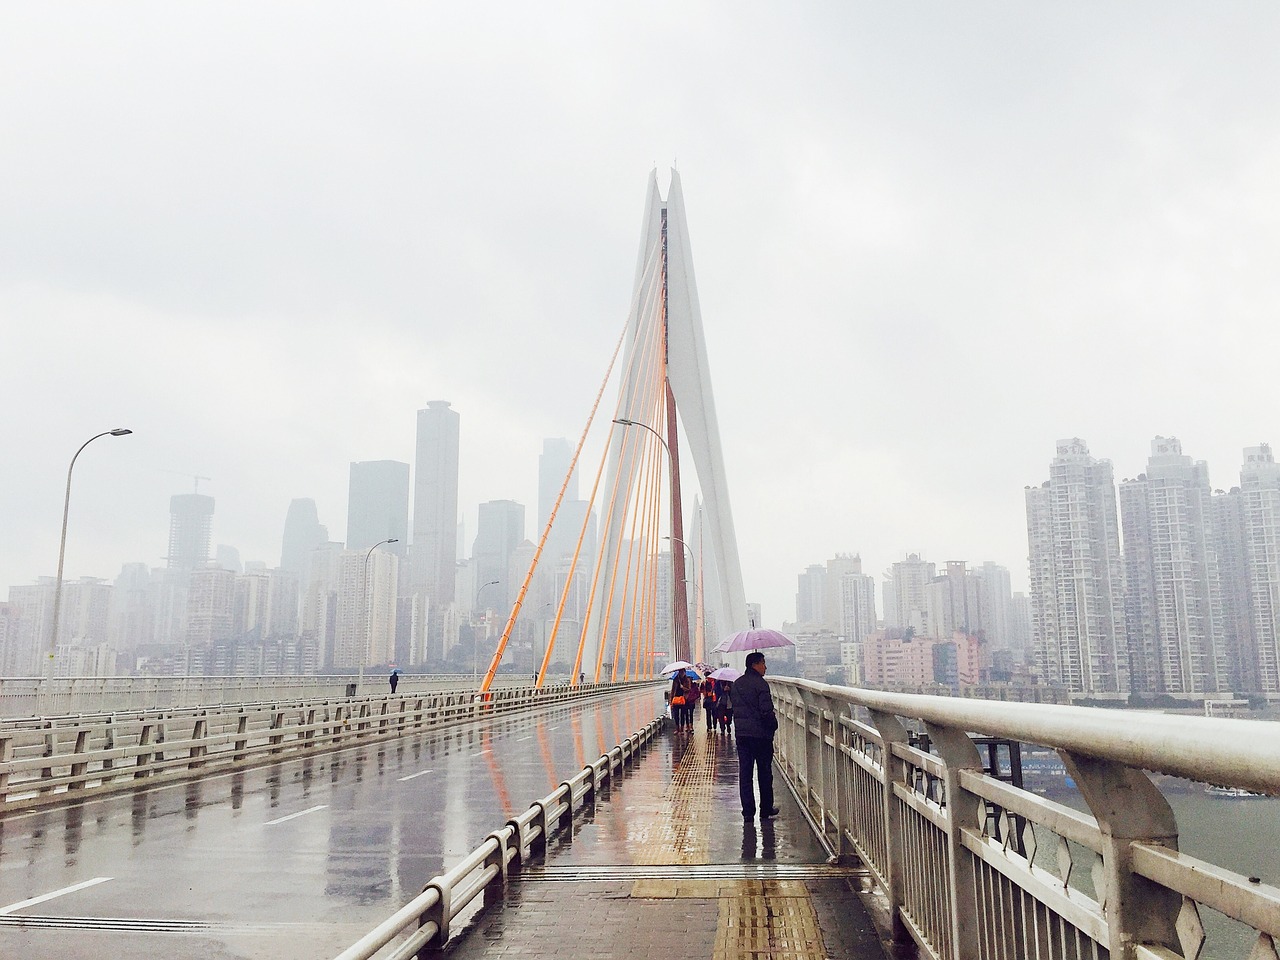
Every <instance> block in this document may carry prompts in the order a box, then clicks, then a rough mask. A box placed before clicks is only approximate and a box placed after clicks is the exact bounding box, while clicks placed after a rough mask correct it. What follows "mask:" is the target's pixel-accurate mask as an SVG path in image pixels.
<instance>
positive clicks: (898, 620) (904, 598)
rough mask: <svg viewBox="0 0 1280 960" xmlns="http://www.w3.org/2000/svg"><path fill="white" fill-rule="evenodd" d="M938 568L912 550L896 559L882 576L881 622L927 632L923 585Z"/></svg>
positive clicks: (932, 576) (903, 628) (918, 631)
mask: <svg viewBox="0 0 1280 960" xmlns="http://www.w3.org/2000/svg"><path fill="white" fill-rule="evenodd" d="M936 573H937V568H936V567H935V566H934V565H933V564H932V563H929V562H928V561H927V560H921V559H920V554H918V553H911V554H908V555H907V559H905V560H899V561H898V562H897V563H895V564H894V565H893V566H892V567H890V568H889V570H888V571H886V573H885V575H884V586H883V590H884V625H885V627H886V628H888V627H898V628H900V629H902V630H906V629H908V628H910V629H912V630H914V631H915V633H916V634H918V635H920V636H926V635H929V631H930V629H931V625H930V624H929V617H928V612H927V610H928V604H927V602H926V600H925V586H926V585H927V584H928V583H929V581H930V580H932V579H933V578H934V576H936Z"/></svg>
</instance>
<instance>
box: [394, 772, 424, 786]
mask: <svg viewBox="0 0 1280 960" xmlns="http://www.w3.org/2000/svg"><path fill="white" fill-rule="evenodd" d="M430 772H431V771H430V770H419V771H418V772H417V773H411V774H409V775H408V776H407V777H400V778H399V780H398V781H397V782H398V783H404V782H405V781H406V780H413V779H414V778H415V777H425V776H426V775H427V774H428V773H430Z"/></svg>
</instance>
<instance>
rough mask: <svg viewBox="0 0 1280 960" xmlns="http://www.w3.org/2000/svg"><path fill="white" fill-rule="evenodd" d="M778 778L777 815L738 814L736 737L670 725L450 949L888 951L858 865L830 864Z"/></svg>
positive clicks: (818, 954) (598, 957) (465, 952)
mask: <svg viewBox="0 0 1280 960" xmlns="http://www.w3.org/2000/svg"><path fill="white" fill-rule="evenodd" d="M777 788H778V789H777V792H778V803H779V806H781V808H782V814H781V816H779V817H778V818H777V819H776V820H765V821H763V822H751V821H747V822H744V821H743V819H742V816H741V812H740V807H739V802H738V786H737V759H736V754H735V752H734V747H733V741H732V737H730V736H724V735H720V734H708V733H707V732H706V731H705V730H704V729H703V728H702V725H701V723H698V724H696V725H695V730H694V732H693V733H692V734H689V733H687V732H677V731H674V730H670V729H668V730H667V731H666V732H664V733H663V734H662V736H661V737H659V738H658V739H657V740H655V741H654V743H653V745H652V747H651V748H650V750H649V751H648V753H647V754H646V756H645V757H644V759H643V760H642V761H641V762H640V763H639V764H638V766H637V767H636V769H635V770H634V772H632V773H630V774H628V775H627V776H626V777H625V778H623V779H620V780H619V781H617V782H616V783H615V784H614V785H613V786H612V787H611V789H610V790H609V791H608V792H607V794H605V796H604V797H603V798H602V802H601V803H599V804H598V805H597V806H596V808H595V811H594V813H593V814H591V815H590V816H588V817H587V818H585V819H581V820H579V821H577V822H575V823H574V826H573V830H572V831H571V835H569V834H568V833H566V834H565V835H564V838H563V839H562V840H560V841H559V842H558V843H556V844H555V845H554V846H553V847H552V848H551V849H549V850H548V851H547V856H546V857H545V858H544V860H543V861H541V862H540V863H538V864H537V865H536V866H532V867H530V868H527V869H526V870H525V871H524V872H523V874H522V875H521V880H520V881H519V882H517V883H513V884H511V885H510V886H509V887H508V889H507V892H506V895H505V899H504V901H503V902H502V903H501V904H495V905H491V906H490V908H489V909H487V910H485V911H484V912H483V913H481V914H479V915H478V916H477V917H475V918H474V919H473V922H472V926H471V927H470V929H468V930H466V931H465V932H462V933H461V934H460V935H459V932H458V931H457V930H456V929H455V938H454V940H453V941H452V942H451V943H450V946H449V948H448V951H447V952H448V954H449V956H450V957H451V958H455V960H472V958H477V960H478V958H481V957H484V958H492V957H530V958H540V957H547V958H554V960H563V958H564V957H565V956H566V955H573V956H581V957H591V958H593V960H608V958H615V957H616V958H624V957H625V958H631V957H636V958H640V960H645V958H653V960H671V958H673V957H715V958H717V960H728V958H736V957H757V956H758V957H771V958H805V960H809V958H832V960H855V958H857V960H867V958H882V957H884V956H885V953H884V951H883V949H882V947H881V945H880V942H879V940H878V938H877V936H876V932H875V929H874V927H873V925H872V923H871V920H870V917H869V916H868V914H867V913H866V911H865V910H864V909H863V907H862V905H861V903H860V902H859V900H858V897H857V896H856V894H855V892H854V891H855V889H856V887H857V885H858V883H859V881H860V879H861V877H860V871H858V870H856V869H853V868H850V867H841V866H835V865H829V864H828V863H827V857H826V853H825V851H824V850H823V848H822V847H821V846H820V845H819V844H818V843H817V841H816V839H815V838H814V836H813V833H812V831H811V830H810V828H809V826H808V824H807V823H806V821H805V819H804V817H803V815H802V813H801V811H800V809H799V807H798V806H797V804H796V803H795V801H794V799H793V798H792V796H791V794H790V793H789V791H788V790H787V789H786V787H785V785H784V784H783V783H782V782H781V781H780V780H779V781H778V782H777Z"/></svg>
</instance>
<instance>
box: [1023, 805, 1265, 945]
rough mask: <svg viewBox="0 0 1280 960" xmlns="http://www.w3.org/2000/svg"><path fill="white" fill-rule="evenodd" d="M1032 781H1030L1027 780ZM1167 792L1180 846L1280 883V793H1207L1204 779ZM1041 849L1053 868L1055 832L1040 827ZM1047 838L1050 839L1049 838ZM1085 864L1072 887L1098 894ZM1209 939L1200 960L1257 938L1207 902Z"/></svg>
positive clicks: (1048, 866) (1047, 864)
mask: <svg viewBox="0 0 1280 960" xmlns="http://www.w3.org/2000/svg"><path fill="white" fill-rule="evenodd" d="M1028 786H1031V783H1028ZM1161 788H1162V792H1163V793H1164V796H1165V798H1166V799H1167V800H1168V801H1169V806H1170V807H1172V808H1173V813H1174V816H1175V817H1176V818H1177V821H1178V848H1179V849H1180V850H1181V851H1182V852H1183V853H1186V854H1189V855H1190V856H1193V857H1196V858H1198V859H1200V860H1205V861H1207V862H1209V863H1212V864H1214V865H1216V866H1219V867H1223V868H1225V869H1228V870H1231V871H1233V872H1235V873H1239V874H1241V875H1243V876H1245V877H1258V878H1260V879H1261V880H1262V882H1263V883H1266V884H1270V885H1272V886H1280V797H1248V798H1233V797H1223V796H1217V795H1213V794H1208V793H1206V792H1205V790H1204V787H1203V786H1202V785H1200V784H1191V783H1188V782H1185V781H1172V780H1170V781H1165V782H1163V783H1162V784H1161ZM1049 796H1050V798H1051V799H1053V800H1056V801H1058V802H1059V803H1064V804H1067V805H1068V806H1071V807H1074V808H1076V809H1078V810H1082V811H1086V812H1087V810H1088V808H1087V806H1086V805H1085V803H1084V799H1083V798H1082V797H1081V796H1080V794H1079V793H1077V792H1076V791H1074V790H1070V789H1068V790H1065V791H1063V790H1054V791H1053V792H1051V793H1050V794H1049ZM1037 836H1038V837H1039V838H1040V843H1041V849H1042V850H1044V851H1045V852H1046V854H1048V856H1046V857H1045V858H1044V860H1045V862H1042V855H1041V854H1040V853H1039V852H1038V853H1037V857H1036V862H1037V864H1039V865H1041V866H1043V867H1045V868H1046V869H1050V870H1052V869H1053V868H1054V863H1055V861H1054V860H1053V859H1052V853H1051V852H1050V851H1051V850H1052V849H1053V843H1054V842H1055V841H1052V838H1051V836H1049V835H1047V834H1043V833H1042V831H1039V830H1038V831H1037ZM1046 841H1048V842H1046ZM1085 866H1086V869H1084V870H1080V871H1078V872H1076V873H1075V874H1074V877H1073V886H1075V885H1077V883H1078V885H1079V886H1080V888H1081V889H1082V890H1084V891H1085V892H1086V893H1088V894H1089V895H1090V896H1092V895H1093V890H1092V886H1093V885H1092V883H1091V882H1090V881H1089V878H1088V875H1087V874H1088V870H1087V864H1085ZM1200 919H1201V921H1202V922H1203V924H1204V927H1205V935H1206V942H1205V947H1204V952H1203V953H1201V955H1200V956H1201V960H1245V958H1247V957H1248V956H1249V951H1250V950H1251V949H1252V948H1253V944H1254V941H1255V940H1256V939H1257V934H1255V933H1254V932H1253V931H1252V930H1251V929H1250V928H1248V927H1245V926H1244V925H1242V924H1240V923H1237V922H1236V921H1234V920H1229V919H1228V918H1227V917H1225V916H1223V915H1221V914H1218V913H1216V912H1214V911H1212V910H1209V909H1207V908H1205V907H1201V908H1200Z"/></svg>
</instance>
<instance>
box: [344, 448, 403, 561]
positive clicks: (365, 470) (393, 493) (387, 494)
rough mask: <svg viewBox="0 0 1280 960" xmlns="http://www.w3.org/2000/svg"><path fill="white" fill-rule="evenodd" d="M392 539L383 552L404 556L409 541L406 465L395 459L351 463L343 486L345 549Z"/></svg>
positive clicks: (367, 545) (364, 547)
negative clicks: (345, 496)
mask: <svg viewBox="0 0 1280 960" xmlns="http://www.w3.org/2000/svg"><path fill="white" fill-rule="evenodd" d="M389 538H394V539H395V540H396V541H398V542H397V543H390V544H387V549H388V550H390V551H391V552H392V553H394V554H395V555H396V556H398V557H403V556H405V552H406V548H407V547H408V540H409V465H408V464H407V463H400V462H398V461H396V460H364V461H361V462H358V463H353V464H351V477H350V482H349V483H348V486H347V549H348V550H368V549H369V548H370V547H372V546H373V545H374V544H375V543H380V542H382V541H383V540H386V539H389Z"/></svg>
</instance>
